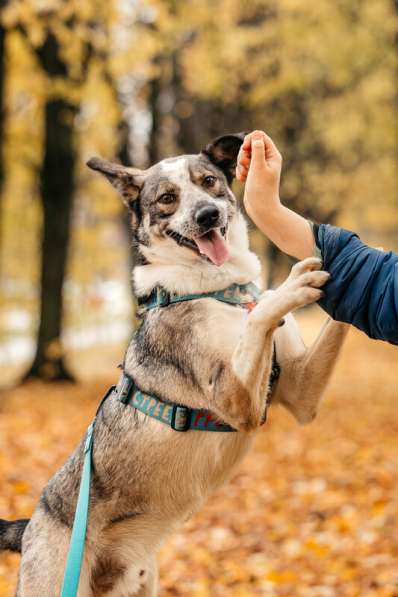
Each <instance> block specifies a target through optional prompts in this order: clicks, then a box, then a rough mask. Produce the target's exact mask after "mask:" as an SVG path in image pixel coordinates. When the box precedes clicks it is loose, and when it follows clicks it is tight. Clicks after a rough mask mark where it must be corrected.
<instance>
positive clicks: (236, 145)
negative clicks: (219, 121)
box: [202, 133, 246, 183]
mask: <svg viewBox="0 0 398 597" xmlns="http://www.w3.org/2000/svg"><path fill="white" fill-rule="evenodd" d="M245 135H246V133H231V134H230V135H222V136H221V137H217V139H214V140H213V141H211V142H210V143H209V144H208V145H207V146H206V148H205V149H202V153H203V154H204V155H206V156H207V157H208V158H209V160H210V161H211V162H213V164H215V165H216V166H217V167H218V168H220V169H221V170H222V171H223V172H224V174H225V176H226V177H227V180H228V182H229V183H231V182H232V180H233V178H234V176H235V168H236V160H237V158H238V153H239V149H240V146H241V145H242V143H243V140H244V138H245Z"/></svg>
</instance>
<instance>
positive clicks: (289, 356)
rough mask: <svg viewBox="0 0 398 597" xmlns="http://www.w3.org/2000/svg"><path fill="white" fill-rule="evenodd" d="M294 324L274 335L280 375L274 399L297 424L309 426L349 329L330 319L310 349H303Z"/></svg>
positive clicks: (303, 346)
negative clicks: (286, 410) (279, 357)
mask: <svg viewBox="0 0 398 597" xmlns="http://www.w3.org/2000/svg"><path fill="white" fill-rule="evenodd" d="M293 323H294V325H293V326H286V330H285V329H283V330H280V332H278V333H277V353H278V352H279V351H280V354H281V357H282V360H281V367H282V375H281V378H280V381H279V383H278V387H277V392H276V395H275V399H276V401H277V402H280V403H281V404H283V405H284V406H286V408H287V409H288V410H290V412H291V413H292V414H293V415H294V417H295V418H296V419H297V420H298V421H299V422H300V423H309V422H311V421H312V420H313V419H314V418H315V416H316V414H317V408H318V404H319V402H320V400H321V398H322V394H323V392H324V391H325V389H326V386H327V383H328V381H329V379H330V376H331V374H332V371H333V368H334V365H335V363H336V360H337V357H338V355H339V352H340V349H341V347H342V344H343V342H344V339H345V337H346V335H347V332H348V330H349V326H348V325H347V324H344V323H339V322H337V321H333V319H330V318H329V319H328V320H327V321H326V323H325V325H324V326H323V328H322V330H321V332H320V334H319V336H318V338H317V339H316V340H315V342H314V343H313V344H312V346H310V347H309V348H306V347H305V345H304V343H303V342H302V340H301V337H300V334H299V331H298V328H297V325H296V323H295V322H293ZM288 328H289V329H288Z"/></svg>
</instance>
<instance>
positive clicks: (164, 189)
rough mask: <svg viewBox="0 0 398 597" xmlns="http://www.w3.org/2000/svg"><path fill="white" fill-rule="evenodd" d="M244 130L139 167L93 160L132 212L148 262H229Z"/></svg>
mask: <svg viewBox="0 0 398 597" xmlns="http://www.w3.org/2000/svg"><path fill="white" fill-rule="evenodd" d="M243 139H244V133H237V134H231V135H224V136H222V137H218V138H217V139H215V140H214V141H212V142H211V143H209V144H208V145H207V147H206V148H205V149H203V150H202V151H201V153H199V154H197V155H183V156H179V157H176V158H168V159H165V160H162V161H161V162H159V163H157V164H155V165H154V166H152V167H150V168H148V169H147V170H138V169H136V168H127V167H124V166H121V165H119V164H114V163H111V162H108V161H105V160H102V159H100V158H92V159H90V160H89V161H88V163H87V165H88V166H89V167H90V168H92V169H93V170H98V171H99V172H101V173H102V174H103V175H104V176H105V177H106V178H107V179H108V180H109V181H110V182H111V183H112V185H113V186H114V187H115V188H116V189H117V190H118V191H119V193H120V194H121V196H122V198H123V201H124V203H125V204H126V205H127V207H128V208H129V209H130V210H131V213H132V225H133V232H134V238H135V241H136V243H137V245H138V249H139V251H140V253H141V254H142V256H143V257H144V258H145V260H146V261H147V262H150V263H153V262H156V261H158V260H160V262H162V263H165V262H167V260H169V261H172V262H173V263H178V262H179V261H180V259H183V260H185V261H186V259H187V258H189V259H191V258H193V259H196V260H197V259H204V260H207V261H208V262H211V263H213V264H214V265H216V266H221V265H222V264H223V263H224V262H225V261H227V260H228V256H229V250H228V227H229V224H230V223H231V221H232V220H233V218H234V216H235V214H236V211H237V205H236V199H235V197H234V195H233V193H232V191H231V188H230V185H231V182H232V180H233V177H234V172H235V166H236V160H237V156H238V152H239V148H240V146H241V144H242V142H243Z"/></svg>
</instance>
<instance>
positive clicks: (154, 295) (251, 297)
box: [139, 282, 261, 311]
mask: <svg viewBox="0 0 398 597" xmlns="http://www.w3.org/2000/svg"><path fill="white" fill-rule="evenodd" d="M260 296H261V291H260V289H259V288H258V287H257V286H256V285H255V284H254V283H253V282H249V283H248V284H231V286H228V288H224V289H223V290H215V291H213V292H201V293H194V294H175V293H170V292H167V291H166V290H165V289H164V288H160V287H156V288H154V290H153V291H152V292H151V294H150V295H149V297H148V298H147V300H144V301H142V302H139V307H140V309H142V310H144V311H150V310H151V309H155V308H157V307H168V306H169V305H174V304H176V303H182V302H184V301H193V300H196V299H203V298H214V299H216V300H217V301H221V302H223V303H229V304H230V305H240V306H242V307H244V305H245V304H252V303H253V302H256V301H258V299H259V298H260Z"/></svg>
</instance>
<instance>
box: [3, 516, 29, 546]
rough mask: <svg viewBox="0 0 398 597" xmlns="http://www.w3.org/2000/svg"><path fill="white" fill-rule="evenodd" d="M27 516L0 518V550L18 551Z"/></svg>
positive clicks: (27, 520) (27, 519)
mask: <svg viewBox="0 0 398 597" xmlns="http://www.w3.org/2000/svg"><path fill="white" fill-rule="evenodd" d="M28 522H29V518H21V519H20V520H13V521H11V522H9V521H8V520H2V519H1V518H0V551H2V550H4V549H9V550H10V551H17V552H20V551H21V548H22V536H23V534H24V532H25V529H26V526H27V524H28Z"/></svg>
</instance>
